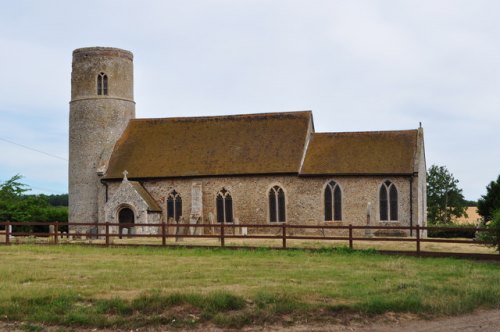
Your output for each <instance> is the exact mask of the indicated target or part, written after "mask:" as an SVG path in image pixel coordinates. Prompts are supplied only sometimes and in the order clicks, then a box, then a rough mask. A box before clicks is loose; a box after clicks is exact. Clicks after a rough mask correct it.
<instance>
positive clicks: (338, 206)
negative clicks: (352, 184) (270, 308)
mask: <svg viewBox="0 0 500 332" xmlns="http://www.w3.org/2000/svg"><path fill="white" fill-rule="evenodd" d="M331 220H335V221H340V220H342V191H341V190H340V186H339V185H338V183H336V182H335V181H330V182H328V184H327V185H326V187H325V221H331Z"/></svg>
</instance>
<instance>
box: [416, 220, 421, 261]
mask: <svg viewBox="0 0 500 332" xmlns="http://www.w3.org/2000/svg"><path fill="white" fill-rule="evenodd" d="M416 228H417V230H416V232H417V256H420V225H419V224H417V226H416Z"/></svg>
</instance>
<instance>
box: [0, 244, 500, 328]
mask: <svg viewBox="0 0 500 332" xmlns="http://www.w3.org/2000/svg"><path fill="white" fill-rule="evenodd" d="M476 308H500V264H497V263H484V262H474V261H466V260H455V259H430V258H426V259H423V258H421V259H418V258H412V257H388V256H382V255H378V254H375V253H373V252H366V251H365V252H363V251H355V252H352V251H350V250H348V249H345V248H343V249H342V248H341V249H325V250H322V251H318V252H305V251H300V250H293V251H272V250H264V249H263V250H236V251H235V250H224V249H181V248H172V249H166V248H150V247H142V248H140V247H139V248H131V247H125V248H98V247H89V246H38V245H16V246H1V247H0V317H1V318H0V319H2V320H8V321H12V320H19V321H25V322H30V324H57V325H63V326H85V327H114V326H121V327H131V328H132V327H139V326H155V325H158V324H162V325H169V326H183V327H186V326H188V327H189V326H196V325H200V324H208V323H210V324H215V325H219V326H225V327H241V326H243V325H246V324H264V323H269V322H278V323H280V322H281V323H285V324H293V323H299V322H302V321H305V320H307V321H311V320H316V321H318V320H319V321H322V320H326V321H328V320H330V319H336V318H338V317H342V316H344V315H350V314H361V315H376V314H381V313H385V312H388V311H391V312H410V313H416V314H420V315H431V316H432V315H455V314H460V313H465V312H469V311H472V310H474V309H476Z"/></svg>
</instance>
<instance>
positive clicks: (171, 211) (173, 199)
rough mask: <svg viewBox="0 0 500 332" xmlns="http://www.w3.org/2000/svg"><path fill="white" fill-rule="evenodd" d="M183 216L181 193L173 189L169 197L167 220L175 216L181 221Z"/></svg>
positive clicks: (176, 219)
mask: <svg viewBox="0 0 500 332" xmlns="http://www.w3.org/2000/svg"><path fill="white" fill-rule="evenodd" d="M181 216H182V198H181V195H179V193H178V192H177V191H175V190H173V191H172V192H171V193H170V194H169V195H168V197H167V220H168V219H170V218H173V219H174V220H175V221H179V218H180V217H181Z"/></svg>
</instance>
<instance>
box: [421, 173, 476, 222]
mask: <svg viewBox="0 0 500 332" xmlns="http://www.w3.org/2000/svg"><path fill="white" fill-rule="evenodd" d="M457 185H458V180H457V179H455V178H454V177H453V174H451V173H450V172H449V171H448V169H446V167H445V166H437V165H432V166H431V167H430V168H429V171H428V172H427V213H428V218H429V223H431V224H450V223H451V222H452V218H453V217H457V218H458V217H462V216H464V215H465V216H467V215H466V213H465V208H466V206H465V200H464V196H463V195H462V189H459V188H458V186H457Z"/></svg>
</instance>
